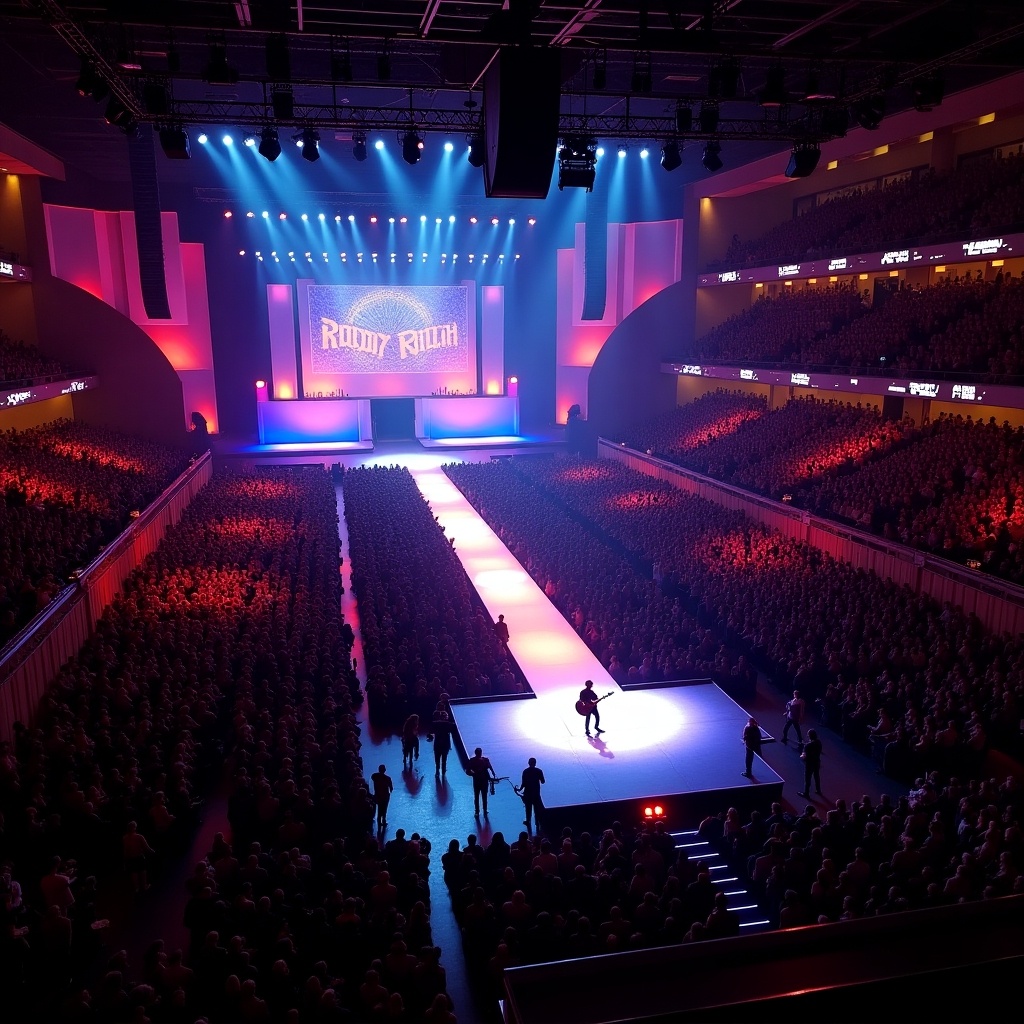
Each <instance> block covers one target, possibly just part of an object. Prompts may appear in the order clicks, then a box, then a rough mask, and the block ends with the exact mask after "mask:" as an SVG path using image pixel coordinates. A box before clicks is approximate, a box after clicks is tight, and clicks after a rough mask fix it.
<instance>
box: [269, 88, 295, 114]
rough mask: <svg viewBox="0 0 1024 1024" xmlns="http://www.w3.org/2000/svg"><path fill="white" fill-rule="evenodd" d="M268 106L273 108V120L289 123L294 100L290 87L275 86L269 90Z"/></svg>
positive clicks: (293, 108) (292, 112) (293, 109)
mask: <svg viewBox="0 0 1024 1024" xmlns="http://www.w3.org/2000/svg"><path fill="white" fill-rule="evenodd" d="M270 104H271V106H272V107H273V108H274V119H275V120H277V121H290V120H291V119H292V116H293V114H294V111H295V98H294V96H293V95H292V87H291V86H290V85H275V86H274V88H273V89H271V90H270Z"/></svg>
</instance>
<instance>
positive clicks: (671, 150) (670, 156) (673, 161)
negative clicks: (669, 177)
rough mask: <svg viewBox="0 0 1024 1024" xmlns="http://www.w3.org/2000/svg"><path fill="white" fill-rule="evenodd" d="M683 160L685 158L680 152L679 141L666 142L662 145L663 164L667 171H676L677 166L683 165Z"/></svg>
mask: <svg viewBox="0 0 1024 1024" xmlns="http://www.w3.org/2000/svg"><path fill="white" fill-rule="evenodd" d="M682 162H683V158H682V156H680V154H679V143H678V142H666V143H665V145H664V146H662V147H661V166H662V167H664V168H665V170H666V171H674V170H675V169H676V168H677V167H679V166H681V164H682Z"/></svg>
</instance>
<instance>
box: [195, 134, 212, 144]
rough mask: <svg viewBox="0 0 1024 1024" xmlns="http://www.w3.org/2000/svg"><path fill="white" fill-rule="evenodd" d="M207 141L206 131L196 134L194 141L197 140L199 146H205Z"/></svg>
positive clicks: (208, 139) (208, 138)
mask: <svg viewBox="0 0 1024 1024" xmlns="http://www.w3.org/2000/svg"><path fill="white" fill-rule="evenodd" d="M209 141H210V137H209V136H208V135H207V134H206V132H200V133H199V134H198V135H197V136H196V142H198V143H199V145H200V146H205V145H206V144H207V142H209Z"/></svg>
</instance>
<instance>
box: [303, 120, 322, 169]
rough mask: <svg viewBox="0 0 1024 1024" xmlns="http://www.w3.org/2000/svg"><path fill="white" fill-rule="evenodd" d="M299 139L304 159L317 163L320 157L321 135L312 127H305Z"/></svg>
mask: <svg viewBox="0 0 1024 1024" xmlns="http://www.w3.org/2000/svg"><path fill="white" fill-rule="evenodd" d="M298 139H299V142H300V143H301V144H302V159H303V160H308V161H309V162H310V163H311V164H312V163H316V161H317V160H319V159H320V135H319V134H318V133H317V132H315V131H314V130H313V129H312V128H303V129H302V132H301V134H300V135H299V136H298Z"/></svg>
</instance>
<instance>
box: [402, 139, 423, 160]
mask: <svg viewBox="0 0 1024 1024" xmlns="http://www.w3.org/2000/svg"><path fill="white" fill-rule="evenodd" d="M422 152H423V140H422V139H421V138H420V137H419V135H417V134H416V132H406V133H405V134H404V135H403V136H402V159H403V160H404V161H405V162H406V163H407V164H416V163H419V160H420V156H421V155H422Z"/></svg>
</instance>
